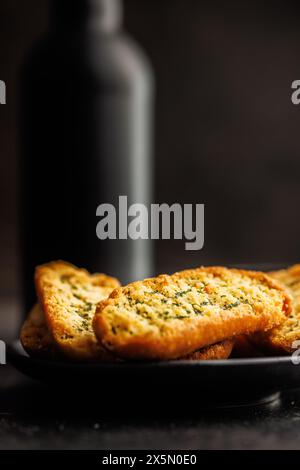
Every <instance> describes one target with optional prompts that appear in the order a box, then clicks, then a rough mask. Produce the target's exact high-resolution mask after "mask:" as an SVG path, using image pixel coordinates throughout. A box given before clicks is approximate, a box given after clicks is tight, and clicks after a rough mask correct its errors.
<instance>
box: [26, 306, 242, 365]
mask: <svg viewBox="0 0 300 470" xmlns="http://www.w3.org/2000/svg"><path fill="white" fill-rule="evenodd" d="M20 340H21V343H22V345H23V347H24V349H25V351H27V352H28V354H29V355H30V356H31V357H36V358H43V359H61V358H62V357H63V356H62V355H61V354H60V353H59V350H58V349H57V347H56V346H55V343H54V340H53V338H52V335H51V334H50V332H49V330H48V327H47V324H46V320H45V315H44V313H43V311H42V309H41V306H40V305H39V304H38V303H37V304H36V305H35V306H34V307H33V309H32V310H31V312H30V313H29V315H28V318H27V319H26V320H25V322H24V325H23V327H22V330H21V335H20ZM233 345H234V340H232V339H229V340H227V341H222V342H221V343H217V344H213V345H212V346H208V347H207V348H203V349H200V350H199V351H195V352H194V353H191V354H188V355H187V356H185V357H182V358H180V359H185V360H191V361H205V360H210V359H227V358H228V357H229V356H230V354H231V351H232V349H233Z"/></svg>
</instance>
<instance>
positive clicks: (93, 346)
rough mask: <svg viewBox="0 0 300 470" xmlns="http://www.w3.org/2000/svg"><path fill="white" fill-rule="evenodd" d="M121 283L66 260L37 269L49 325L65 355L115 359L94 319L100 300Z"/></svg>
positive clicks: (83, 359) (37, 282) (55, 341)
mask: <svg viewBox="0 0 300 470" xmlns="http://www.w3.org/2000/svg"><path fill="white" fill-rule="evenodd" d="M119 285H120V283H119V282H118V281H117V280H116V279H114V278H112V277H109V276H106V275H105V274H90V273H88V271H86V270H85V269H78V268H76V267H75V266H73V265H70V264H68V263H65V262H63V261H56V262H52V263H48V264H45V265H42V266H38V267H37V268H36V271H35V286H36V291H37V295H38V299H39V302H40V305H41V308H42V311H43V313H44V315H45V320H46V324H47V328H48V330H49V332H50V333H51V337H52V338H53V341H54V343H55V345H56V347H57V348H58V349H59V350H60V351H61V352H62V353H63V354H64V355H66V356H68V357H69V358H71V359H75V360H80V361H85V360H86V361H89V360H101V361H110V360H112V359H113V358H112V356H111V355H110V354H109V353H108V352H107V351H106V350H105V349H104V348H103V347H102V346H101V344H99V342H98V341H97V339H96V337H95V334H94V331H93V328H92V320H93V316H94V313H95V309H96V305H97V303H98V302H100V301H101V300H103V299H105V298H107V297H108V295H109V294H110V293H111V292H112V290H113V289H114V288H115V287H118V286H119Z"/></svg>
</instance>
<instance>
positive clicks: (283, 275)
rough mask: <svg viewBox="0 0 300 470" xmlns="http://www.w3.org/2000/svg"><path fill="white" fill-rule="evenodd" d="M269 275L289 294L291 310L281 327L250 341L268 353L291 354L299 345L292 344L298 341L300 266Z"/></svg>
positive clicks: (299, 335) (254, 337)
mask: <svg viewBox="0 0 300 470" xmlns="http://www.w3.org/2000/svg"><path fill="white" fill-rule="evenodd" d="M269 275H270V276H271V277H272V278H273V279H275V280H276V281H279V282H281V283H282V284H283V285H284V286H285V287H286V289H287V290H288V291H289V292H290V294H291V297H292V300H293V308H292V311H291V313H290V315H289V316H288V317H287V318H285V319H284V321H283V322H282V324H281V325H279V326H277V327H276V328H273V329H272V330H270V331H268V332H266V333H259V334H255V335H253V336H251V340H252V341H253V342H254V343H256V344H257V345H258V346H261V347H262V348H263V349H267V350H269V351H270V352H274V353H276V352H277V353H282V354H288V353H292V352H293V351H295V349H297V348H299V344H294V346H293V343H294V342H297V341H299V340H300V264H296V265H294V266H291V267H290V268H288V269H281V270H280V271H272V272H270V273H269Z"/></svg>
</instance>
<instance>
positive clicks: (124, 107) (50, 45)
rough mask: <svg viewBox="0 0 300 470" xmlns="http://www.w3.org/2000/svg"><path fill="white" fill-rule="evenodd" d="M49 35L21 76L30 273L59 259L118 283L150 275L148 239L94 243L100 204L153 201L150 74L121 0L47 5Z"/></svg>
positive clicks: (29, 292)
mask: <svg viewBox="0 0 300 470" xmlns="http://www.w3.org/2000/svg"><path fill="white" fill-rule="evenodd" d="M51 5H52V14H51V27H50V31H49V33H48V35H47V36H46V37H44V38H43V39H42V40H41V41H39V43H38V44H37V45H36V46H35V47H34V49H33V51H32V52H31V54H30V56H29V57H28V58H27V61H26V63H25V64H24V68H23V70H22V90H21V97H22V98H21V103H22V105H21V129H22V136H21V137H22V138H21V142H22V149H21V150H22V161H21V187H22V190H21V227H20V234H21V245H22V257H23V289H24V294H25V306H26V308H29V307H30V305H31V304H32V302H34V300H35V294H34V290H33V272H34V267H35V266H36V265H38V264H40V263H45V262H48V261H50V260H55V259H64V260H68V261H70V262H72V263H75V264H77V265H79V266H84V267H86V268H88V269H90V270H91V271H102V272H106V273H108V274H111V275H114V276H117V277H119V278H120V280H121V281H122V282H124V283H125V282H128V281H131V280H134V279H138V278H143V277H147V276H149V275H151V274H152V259H153V256H152V250H151V242H150V241H148V240H136V241H133V240H130V239H128V240H105V241H100V240H99V239H98V238H97V237H96V225H97V222H99V218H97V217H96V209H97V206H98V205H99V204H102V203H112V204H114V205H115V206H116V209H117V205H118V197H119V196H120V195H126V196H128V204H132V203H135V202H137V203H144V204H149V203H150V202H151V197H152V196H151V190H152V165H151V140H152V135H151V124H152V122H151V121H152V101H153V78H152V73H151V68H150V66H149V64H148V61H147V59H146V58H145V56H144V54H143V53H142V52H141V50H140V48H139V47H138V46H137V45H136V44H135V43H134V42H133V41H132V40H131V39H130V38H129V37H128V36H127V35H126V34H125V33H124V32H123V31H122V30H121V16H122V11H121V6H122V5H121V4H120V1H119V0H52V3H51Z"/></svg>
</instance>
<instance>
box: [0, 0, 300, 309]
mask: <svg viewBox="0 0 300 470" xmlns="http://www.w3.org/2000/svg"><path fill="white" fill-rule="evenodd" d="M47 5H48V2H47V0H27V1H26V2H24V1H22V0H1V3H0V79H1V80H5V82H6V84H7V105H5V106H0V191H1V194H0V213H1V230H0V286H1V291H2V292H4V293H7V294H9V293H11V292H13V293H15V294H16V299H17V293H18V291H19V287H18V286H19V278H18V276H19V275H18V272H19V270H18V266H19V256H18V251H17V240H18V237H19V236H20V235H21V236H22V234H19V233H18V229H17V220H18V216H17V192H18V191H17V190H18V183H17V177H18V162H17V158H18V127H17V122H18V114H17V109H18V78H19V69H20V65H21V63H22V61H23V59H24V57H25V56H26V53H27V51H28V50H29V49H30V47H31V45H32V44H33V43H34V41H35V40H36V38H37V37H38V36H39V35H40V34H41V33H43V32H44V31H45V30H46V26H47ZM125 25H126V29H127V30H128V31H129V32H130V34H131V35H132V36H133V37H134V38H135V39H136V40H137V41H138V42H139V43H140V44H142V45H143V47H144V49H145V50H146V52H147V53H148V56H149V57H150V59H151V61H152V64H153V67H154V70H155V74H156V81H157V103H156V143H155V160H156V176H155V184H156V201H157V202H160V203H162V202H167V203H173V202H181V203H205V204H206V214H205V247H204V249H203V250H202V251H199V252H186V251H185V250H184V242H183V241H182V242H176V243H175V242H167V241H164V242H159V243H158V244H157V250H156V257H157V271H172V270H173V269H180V268H183V267H187V266H196V265H198V264H201V263H252V264H253V263H257V262H279V261H280V262H290V263H293V262H295V261H299V259H300V237H299V235H298V233H299V229H300V220H299V217H298V213H299V207H300V138H299V133H300V106H299V107H297V106H294V105H293V104H292V103H291V83H292V81H293V80H295V79H300V8H299V6H298V2H296V1H291V0H290V1H280V2H279V1H272V2H267V1H253V0H252V1H229V2H212V1H208V0H205V1H199V0H160V1H158V0H125ZM42 157H43V156H42V155H41V158H42ZM10 308H11V307H10ZM17 309H18V307H17V304H16V305H15V306H14V307H13V309H12V310H11V312H14V313H11V315H16V312H17Z"/></svg>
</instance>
